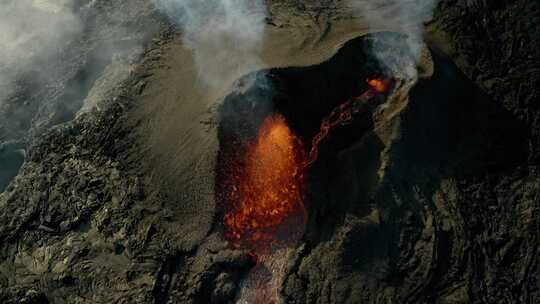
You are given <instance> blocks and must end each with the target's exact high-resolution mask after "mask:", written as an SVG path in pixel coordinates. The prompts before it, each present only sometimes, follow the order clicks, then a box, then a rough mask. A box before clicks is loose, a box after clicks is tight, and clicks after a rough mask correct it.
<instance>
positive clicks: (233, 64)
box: [154, 0, 266, 86]
mask: <svg viewBox="0 0 540 304" xmlns="http://www.w3.org/2000/svg"><path fill="white" fill-rule="evenodd" d="M154 2H155V3H156V6H157V7H158V8H159V9H160V10H162V11H163V12H165V13H166V14H167V15H168V16H169V17H170V18H171V19H172V20H173V21H174V22H175V23H176V24H178V25H179V26H180V27H181V29H182V33H183V41H184V43H185V45H186V46H187V47H188V48H190V49H191V50H193V53H194V58H195V63H196V65H197V68H198V73H199V76H200V78H201V79H202V80H203V81H204V82H205V83H206V84H208V85H212V86H217V85H219V84H221V83H222V82H223V80H224V79H226V78H227V77H228V75H230V74H232V73H234V74H237V73H235V72H240V71H247V70H248V69H250V68H253V67H257V66H259V65H260V63H261V62H260V58H259V51H260V48H261V43H262V40H263V35H264V26H265V17H266V7H265V5H264V3H263V1H262V0H203V1H193V0H154Z"/></svg>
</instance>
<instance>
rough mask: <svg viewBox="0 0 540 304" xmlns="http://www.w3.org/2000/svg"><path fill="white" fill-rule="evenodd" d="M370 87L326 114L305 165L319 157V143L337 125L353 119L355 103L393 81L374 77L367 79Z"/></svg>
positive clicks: (369, 96) (384, 90)
mask: <svg viewBox="0 0 540 304" xmlns="http://www.w3.org/2000/svg"><path fill="white" fill-rule="evenodd" d="M366 82H367V84H368V86H369V89H368V90H367V91H366V92H365V93H363V94H362V95H360V96H359V97H357V98H355V99H352V100H348V101H346V102H344V103H342V104H340V105H339V106H337V107H336V108H335V109H334V110H333V111H332V112H331V113H330V115H328V116H326V117H325V118H324V119H323V121H322V123H321V128H320V130H319V133H317V134H316V135H315V137H313V139H312V141H311V150H310V151H309V155H308V157H307V159H306V162H305V163H304V164H303V167H309V166H311V165H312V164H313V163H314V162H315V161H316V160H317V158H318V157H319V145H320V143H321V142H322V141H323V140H324V139H325V138H326V137H328V134H329V133H330V132H331V131H332V130H333V129H334V128H335V127H337V126H339V125H344V124H346V123H348V122H349V121H351V120H352V118H353V114H355V113H354V112H355V109H354V105H355V103H358V102H366V101H367V100H368V99H370V98H371V97H373V96H374V95H375V94H383V93H386V92H387V91H388V89H389V88H390V86H391V81H390V80H388V79H384V78H380V77H373V78H369V79H367V80H366Z"/></svg>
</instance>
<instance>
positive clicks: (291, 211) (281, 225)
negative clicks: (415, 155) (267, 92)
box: [225, 115, 305, 253]
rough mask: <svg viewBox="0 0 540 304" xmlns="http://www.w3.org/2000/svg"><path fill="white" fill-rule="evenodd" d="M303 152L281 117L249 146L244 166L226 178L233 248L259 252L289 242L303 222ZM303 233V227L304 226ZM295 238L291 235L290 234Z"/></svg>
mask: <svg viewBox="0 0 540 304" xmlns="http://www.w3.org/2000/svg"><path fill="white" fill-rule="evenodd" d="M303 158H304V154H303V149H302V144H301V141H300V140H299V138H298V137H296V136H295V135H294V134H293V133H292V132H291V130H290V128H289V126H288V125H287V122H286V121H285V119H284V118H283V117H282V116H279V115H274V116H271V117H268V118H267V119H266V120H265V121H264V122H263V124H262V126H261V127H260V129H259V133H258V136H257V138H256V139H255V140H254V141H253V142H251V143H249V146H248V149H247V151H246V153H245V155H244V161H243V162H241V164H242V165H239V166H238V167H237V168H235V169H234V170H233V172H232V174H231V176H229V178H231V179H232V181H231V182H232V185H233V186H232V187H231V189H229V191H228V193H227V196H228V201H229V202H230V203H231V204H232V208H229V209H228V211H227V212H226V213H225V237H226V238H227V239H228V240H229V241H230V242H231V243H232V244H233V245H234V246H236V247H242V248H246V249H249V250H251V251H253V252H255V253H262V252H263V251H265V250H267V249H269V248H270V246H272V245H279V244H280V243H281V244H282V243H287V242H288V241H292V240H290V239H289V238H290V237H291V236H292V235H291V232H292V231H290V230H294V231H296V230H298V228H299V227H298V225H299V224H302V225H301V226H303V223H299V221H301V222H304V223H305V209H304V206H303V204H302V190H303V189H302V188H303V186H304V180H303V172H302V170H303V167H302V166H301V164H302V163H303ZM302 230H303V227H302ZM293 234H294V233H293Z"/></svg>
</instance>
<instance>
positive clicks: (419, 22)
mask: <svg viewBox="0 0 540 304" xmlns="http://www.w3.org/2000/svg"><path fill="white" fill-rule="evenodd" d="M347 1H348V4H349V6H350V7H351V8H352V10H353V12H354V13H355V15H356V16H357V17H358V18H359V19H360V20H361V22H365V23H366V25H367V26H368V27H369V30H370V32H377V31H395V32H401V33H404V34H406V35H407V36H408V39H407V45H408V48H409V51H410V53H411V54H412V56H413V58H414V60H416V62H418V60H419V59H420V58H421V56H422V50H423V48H424V25H425V23H426V22H429V21H431V20H432V19H433V12H434V10H435V8H436V7H437V4H438V2H439V0H347ZM372 48H373V49H372V50H371V51H372V53H373V54H374V55H375V56H376V57H377V58H378V59H379V61H380V62H381V64H382V65H383V66H384V67H386V68H389V69H394V68H395V67H394V66H393V64H394V63H393V62H390V61H388V60H387V59H388V58H391V57H390V56H386V53H388V50H387V49H386V50H385V49H380V48H379V45H378V44H377V43H375V44H374V45H373V46H372ZM407 73H408V74H410V75H409V76H410V77H416V74H415V73H416V71H415V70H414V69H411V70H410V71H407Z"/></svg>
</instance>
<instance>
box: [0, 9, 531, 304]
mask: <svg viewBox="0 0 540 304" xmlns="http://www.w3.org/2000/svg"><path fill="white" fill-rule="evenodd" d="M336 3H337V2H336ZM336 3H333V2H332V3H329V4H324V5H317V6H316V8H317V10H323V11H324V10H326V11H328V12H329V13H328V14H330V15H332V16H333V17H332V18H336V19H339V18H345V15H346V14H342V11H340V10H341V9H340V8H339V5H338V4H336ZM126 5H128V4H126ZM128 6H129V5H128ZM309 7H310V6H309V5H307V7H303V8H302V7H298V8H297V11H298V12H300V13H301V12H302V11H303V10H306V12H305V14H307V15H309ZM538 9H539V7H538V4H536V3H535V2H532V1H519V0H518V1H503V2H498V3H497V4H495V3H489V4H488V3H487V2H485V1H460V0H457V1H442V2H441V3H440V5H439V8H438V10H437V13H436V16H435V20H434V21H433V22H431V23H430V24H428V25H427V37H426V40H427V43H428V45H429V46H430V48H431V54H432V56H431V57H432V60H433V74H432V75H430V76H429V77H427V76H426V77H424V78H423V79H421V80H420V81H419V82H418V83H417V84H416V86H415V87H414V88H413V89H412V90H411V91H410V93H409V94H408V98H407V99H406V101H405V102H404V103H402V104H400V105H399V107H395V108H392V107H391V108H389V109H387V110H386V111H388V112H385V113H391V115H383V116H382V118H381V117H375V116H370V117H371V119H372V123H373V124H372V125H371V126H370V128H369V129H367V130H366V131H365V132H362V133H361V134H358V133H359V132H357V129H355V128H354V127H355V125H354V124H353V125H350V126H346V127H343V128H341V129H339V130H338V131H337V132H338V133H336V134H334V136H333V137H332V139H330V142H328V143H327V144H326V147H325V148H323V150H322V152H321V153H322V154H321V159H320V160H319V162H318V163H317V164H316V166H315V167H313V168H312V169H311V171H310V178H309V187H308V189H310V190H309V191H308V193H306V203H307V207H308V209H309V213H310V214H309V222H308V226H307V228H306V233H305V236H304V238H303V239H302V240H301V242H300V244H299V245H298V247H297V248H294V249H293V250H292V251H293V252H292V253H291V254H290V255H289V257H288V259H289V260H288V263H287V270H286V274H285V277H284V284H283V286H282V288H281V290H280V293H281V295H282V298H283V299H284V302H286V303H390V302H392V303H536V302H538V301H539V300H540V294H539V290H538V287H539V278H540V266H539V263H538V258H537V256H538V255H539V254H540V250H539V244H540V243H539V240H538V236H537V234H538V230H539V227H540V225H539V221H540V216H539V213H538V212H539V211H538V208H539V205H540V176H539V175H540V173H539V172H538V155H539V153H538V152H539V149H540V140H539V138H540V137H539V133H538V132H539V130H540V125H539V121H540V120H539V119H538V117H539V115H540V114H539V111H538V105H537V104H536V103H535V101H536V100H537V99H538V89H537V88H538V87H539V86H538V80H539V77H538V76H539V71H540V69H539V66H538V58H540V54H538V52H539V51H538V49H539V48H538V47H537V45H536V43H537V41H538V39H537V38H538V37H540V36H539V33H538V31H540V26H539V25H538V16H540V14H538ZM332 10H336V11H339V13H336V14H332V13H331V12H332ZM278 11H280V6H279V5H277V4H276V6H275V7H274V10H273V12H278ZM276 14H277V13H276ZM100 16H101V15H100ZM154 17H156V18H157V19H155V22H156V24H157V25H158V26H159V29H160V30H159V31H158V32H156V34H155V36H154V38H155V39H153V41H152V42H151V43H149V44H148V45H147V46H146V49H145V51H144V52H143V54H142V61H141V62H140V63H138V64H136V65H133V66H132V69H131V71H130V72H129V73H128V75H129V76H128V77H127V78H125V79H124V80H123V81H121V82H120V83H119V84H118V85H116V86H113V87H107V88H106V89H104V90H100V89H98V88H96V87H94V88H95V89H94V93H93V94H90V95H92V96H95V97H96V96H97V97H100V96H101V97H100V98H97V97H96V100H95V104H94V106H93V107H91V109H89V111H87V112H85V113H81V114H80V115H79V116H78V117H76V118H75V119H74V120H73V121H71V122H67V123H61V124H58V125H57V124H56V123H54V124H46V125H47V126H48V127H47V128H44V129H40V130H42V131H40V132H39V133H40V134H39V136H37V135H36V136H31V137H28V138H29V140H28V145H26V144H24V145H23V146H17V145H14V144H11V143H10V144H9V146H8V144H4V146H0V153H2V151H3V150H1V149H3V147H6V148H5V149H8V148H9V149H10V150H9V151H18V150H20V149H22V148H25V150H26V152H25V154H26V155H25V163H24V165H23V166H22V169H21V171H20V172H19V174H18V175H17V176H16V177H15V179H14V180H13V181H12V182H11V184H10V185H9V186H8V187H7V188H6V190H5V191H4V192H3V193H1V194H0V261H1V262H0V302H2V303H96V302H97V303H101V302H104V303H109V302H119V303H230V302H233V301H234V299H235V297H236V296H237V294H238V290H239V288H240V287H241V283H242V278H244V277H245V275H246V273H247V272H248V271H249V270H250V269H251V267H252V266H253V260H252V259H251V258H250V257H249V256H247V255H246V253H245V252H242V251H239V250H233V249H231V248H230V247H229V246H228V244H227V243H226V242H225V241H223V239H222V237H221V235H220V233H219V223H220V218H219V210H216V206H215V203H213V202H211V201H212V200H214V197H213V194H212V193H208V185H211V186H213V185H214V184H215V181H214V180H213V172H209V171H210V170H214V168H213V167H211V164H213V162H214V161H215V157H217V155H216V153H217V150H218V147H217V145H218V144H219V142H218V140H217V135H216V129H217V120H216V118H215V115H216V111H215V108H214V107H212V108H210V110H209V111H207V112H206V113H203V114H200V113H198V112H197V113H196V114H193V115H191V114H190V113H179V114H178V116H179V117H181V118H182V119H188V118H189V117H197V119H199V118H200V117H205V118H208V117H209V119H208V120H204V121H197V122H196V123H194V124H191V123H185V122H184V121H182V120H181V119H176V120H174V119H173V120H174V121H171V122H167V123H170V125H169V124H166V128H163V129H162V130H163V132H168V129H171V128H173V127H172V126H173V125H176V124H184V123H185V125H186V126H187V127H186V129H185V130H184V129H182V130H183V131H185V132H183V133H175V134H174V136H178V138H179V139H178V143H177V144H178V145H181V146H182V149H180V150H181V151H184V152H185V153H189V154H190V155H186V156H185V157H184V158H182V157H183V156H182V155H180V156H179V159H187V160H189V162H188V161H186V163H181V164H180V163H172V162H169V161H167V162H165V163H163V161H161V159H166V160H174V159H175V158H174V157H172V156H171V154H173V155H176V154H178V153H180V152H181V151H180V152H179V151H178V150H174V149H169V148H168V147H165V146H163V145H156V144H155V143H156V142H159V143H163V141H159V140H158V139H156V141H152V139H148V138H147V137H145V136H147V135H146V134H145V132H147V130H148V125H149V124H152V123H156V122H155V121H152V120H150V119H149V118H148V117H151V116H152V115H154V114H155V113H157V111H158V110H157V109H156V108H152V107H150V109H151V110H150V111H149V110H148V108H147V107H145V106H142V105H141V103H142V102H143V101H145V102H147V101H148V100H150V101H153V100H152V99H153V98H154V97H153V96H154V95H153V94H156V92H157V91H159V90H160V89H163V87H165V88H169V87H168V86H170V89H171V90H172V91H174V88H173V86H175V85H178V86H181V85H183V84H182V83H180V82H178V84H176V83H174V82H173V83H164V84H162V85H161V84H160V85H158V86H155V87H152V85H153V84H152V82H159V81H160V79H163V76H160V75H158V74H160V73H164V72H163V71H168V70H169V69H171V66H173V67H174V66H180V67H181V68H184V66H186V65H188V68H186V70H178V72H176V71H174V73H177V74H179V73H187V72H186V71H187V70H189V69H190V68H189V63H186V62H187V61H188V60H185V61H183V59H178V58H179V57H171V58H173V59H171V58H169V57H167V56H171V55H170V50H171V49H173V50H174V47H175V45H176V44H178V34H177V33H176V32H175V30H174V29H172V28H170V27H169V26H168V25H167V24H166V23H165V22H163V20H164V19H160V17H157V16H154ZM332 18H329V19H332ZM347 18H348V17H347ZM292 19H294V18H292ZM292 19H291V18H290V16H281V18H279V16H273V19H272V20H269V22H274V25H271V26H276V27H277V28H279V23H280V22H283V23H284V24H285V23H288V22H291V21H290V20H292ZM308 19H309V18H308ZM284 20H285V21H284ZM330 24H331V23H330ZM285 28H286V30H290V27H289V28H287V26H285ZM274 30H276V31H277V29H274ZM330 31H331V30H329V32H330ZM328 35H330V34H328ZM321 39H323V38H321ZM345 48H347V46H346V47H345ZM353 49H354V48H353ZM74 52H75V51H74ZM76 53H77V52H76ZM340 54H341V53H338V54H336V55H335V57H334V58H333V59H330V60H328V61H327V62H326V63H325V64H327V65H328V66H332V65H331V64H332V63H335V62H342V63H343V62H345V63H346V62H347V61H346V60H345V61H340V59H339V58H340V57H339V56H341V55H340ZM335 58H338V59H335ZM178 62H180V63H178ZM328 62H330V63H328ZM323 65H324V64H323ZM338 65H339V64H338ZM340 66H342V67H345V68H346V67H347V65H346V64H341V65H340ZM317 68H318V67H317V66H310V67H306V68H297V67H295V68H291V69H289V70H287V69H279V70H274V73H276V74H279V75H281V76H283V75H285V76H287V75H288V77H291V78H287V79H293V80H294V77H295V76H297V75H308V74H309V75H311V76H312V77H316V75H318V74H317V73H320V74H321V75H330V72H329V71H331V69H329V70H324V69H320V67H319V70H317ZM303 69H305V70H303ZM80 70H82V71H84V70H86V69H85V68H84V65H81V67H80ZM174 73H173V74H174ZM280 73H281V74H280ZM302 73H305V74H302ZM98 74H99V75H104V74H100V73H98ZM111 75H114V73H113V74H109V76H108V77H111ZM166 75H169V74H166ZM314 75H315V76H314ZM96 77H97V78H99V76H96ZM160 77H162V78H160ZM68 78H69V77H68ZM101 79H102V80H103V81H101V83H102V84H105V83H107V81H106V79H108V78H107V76H103V77H102V78H101ZM282 79H286V77H283V78H282ZM306 79H307V77H306ZM344 79H347V78H346V77H345V78H344ZM351 79H352V78H351ZM174 80H175V81H176V80H177V79H174ZM66 81H68V80H66ZM93 83H94V82H92V84H93ZM97 83H98V84H99V83H100V82H99V81H98V82H97ZM306 87H308V86H306ZM214 93H215V92H214ZM288 93H291V91H288ZM216 95H218V96H221V97H220V98H221V99H223V98H224V97H223V96H222V95H219V94H216ZM21 96H22V95H21ZM55 96H56V95H55ZM160 96H162V95H160ZM189 96H190V97H193V96H198V95H196V94H193V95H189ZM212 96H214V95H212ZM214 97H215V96H214ZM97 99H99V100H97ZM173 99H174V98H173ZM284 100H288V99H284ZM329 100H330V99H329ZM155 102H156V106H155V107H158V106H159V107H162V106H165V107H166V110H167V111H174V110H176V109H177V108H175V106H174V105H168V104H163V103H160V102H161V101H160V100H155ZM182 102H185V103H189V101H187V100H182ZM321 104H322V106H321V108H320V109H321V112H320V113H316V115H323V114H324V111H323V110H325V109H323V108H324V107H325V105H324V103H323V102H322V99H321ZM317 106H320V105H317ZM327 107H328V109H331V107H330V106H329V105H328V106H327ZM182 109H190V107H187V106H186V107H185V108H182ZM197 109H198V108H197ZM141 113H143V114H141ZM293 114H294V113H293ZM314 115H315V114H314ZM192 119H193V118H192ZM317 121H318V118H317V119H314V120H313V121H312V122H311V125H312V126H314V127H317ZM59 122H60V121H59ZM40 125H41V124H40ZM53 125H55V126H54V127H52V128H50V126H53ZM195 126H198V127H199V128H200V132H199V131H197V133H196V134H198V135H197V136H201V137H204V136H206V137H212V138H211V139H210V140H208V142H205V143H203V144H201V146H202V147H207V146H206V145H208V146H210V148H209V149H199V150H197V149H193V150H191V151H192V153H190V151H187V150H185V149H187V148H186V147H188V146H189V145H188V144H191V145H195V144H197V143H196V141H194V139H193V138H198V137H194V136H192V133H189V132H188V131H190V130H191V129H193V128H194V127H195ZM303 127H305V128H308V129H309V124H307V125H304V126H300V127H298V128H297V129H298V130H300V129H301V128H303ZM30 129H31V128H30V127H29V128H28V129H27V130H30ZM1 130H3V129H0V131H1ZM197 130H199V129H197ZM304 131H305V130H304ZM25 132H30V131H25ZM199 133H200V134H199ZM6 134H7V133H6ZM186 134H189V135H190V136H186ZM305 134H309V132H308V131H305ZM157 135H159V134H157ZM164 136H165V135H164ZM306 136H307V135H306ZM214 137H215V138H214ZM0 138H2V141H4V140H3V138H4V137H1V136H0ZM151 149H158V150H159V151H160V153H153V152H151V151H149V150H151ZM6 151H7V150H6ZM193 151H203V153H201V155H198V154H197V153H198V152H197V153H193ZM204 151H206V152H204ZM10 153H11V152H10ZM17 153H19V152H17ZM193 154H197V155H193ZM201 159H202V160H201ZM192 160H195V161H192ZM160 163H161V165H160V166H157V165H156V167H154V166H155V164H160ZM167 167H169V168H167ZM156 168H158V169H159V170H161V171H163V172H164V173H162V172H158V171H156ZM178 168H180V169H182V170H183V171H189V172H182V175H179V176H181V177H182V178H181V180H176V179H174V178H173V177H174V176H175V175H174V174H173V173H174V171H175V170H178ZM189 168H192V170H190V169H189ZM168 170H170V171H168ZM201 172H203V173H201ZM201 174H203V175H201ZM201 176H203V177H204V178H203V179H204V180H203V181H200V182H199V181H198V178H201ZM1 177H2V176H1V175H0V178H1ZM201 184H203V186H200V185H201ZM178 185H189V187H188V186H186V187H184V188H181V189H177V186H178Z"/></svg>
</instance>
